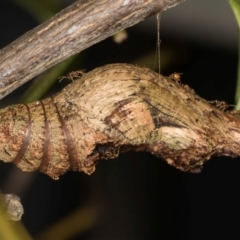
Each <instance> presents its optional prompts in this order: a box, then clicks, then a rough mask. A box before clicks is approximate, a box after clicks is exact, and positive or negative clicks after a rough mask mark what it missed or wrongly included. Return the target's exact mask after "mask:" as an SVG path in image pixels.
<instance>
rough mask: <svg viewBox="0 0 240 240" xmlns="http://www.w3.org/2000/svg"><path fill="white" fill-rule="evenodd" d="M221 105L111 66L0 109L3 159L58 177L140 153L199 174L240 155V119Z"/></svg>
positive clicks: (149, 75)
mask: <svg viewBox="0 0 240 240" xmlns="http://www.w3.org/2000/svg"><path fill="white" fill-rule="evenodd" d="M77 74H78V73H77ZM76 76H77V75H76ZM224 108H225V105H224V104H221V103H219V102H216V103H215V104H210V103H209V102H207V101H205V100H204V99H202V98H200V97H199V96H197V95H196V94H195V93H194V91H193V90H192V89H190V88H189V87H188V86H184V85H181V84H180V83H179V82H178V78H176V77H174V79H171V78H168V77H163V76H160V75H158V74H157V73H155V72H153V71H151V70H149V69H147V68H140V67H136V66H133V65H127V64H111V65H106V66H104V67H100V68H97V69H95V70H93V71H91V72H89V73H86V74H84V75H83V76H82V77H81V78H80V79H78V80H75V81H73V83H71V84H70V85H68V86H67V87H66V88H65V89H63V90H62V91H61V92H60V93H58V94H56V95H55V96H53V97H51V98H47V99H45V100H43V101H37V102H34V103H31V104H28V105H15V106H11V107H7V108H5V109H2V110H0V159H2V160H4V161H5V162H14V163H15V164H16V165H17V166H18V167H20V168H21V169H22V170H24V171H34V170H37V169H38V170H40V171H42V172H44V173H46V174H48V175H49V176H51V177H52V178H54V179H57V178H58V177H59V176H60V175H62V174H64V173H65V172H66V171H68V170H74V171H83V172H85V173H87V174H91V173H92V172H93V171H94V170H95V165H96V163H97V162H98V161H99V160H100V159H111V158H115V157H117V156H118V154H119V153H120V152H125V151H129V150H135V151H149V152H151V153H152V154H154V155H156V156H157V157H160V158H163V159H165V160H166V161H167V163H169V164H171V165H173V166H174V167H176V168H178V169H181V170H183V171H190V172H199V171H201V169H202V165H203V163H204V162H206V161H207V160H208V159H210V157H212V156H213V155H226V156H231V157H236V156H239V155H240V121H239V116H237V113H234V112H226V111H225V110H224Z"/></svg>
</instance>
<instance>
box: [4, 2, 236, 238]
mask: <svg viewBox="0 0 240 240" xmlns="http://www.w3.org/2000/svg"><path fill="white" fill-rule="evenodd" d="M39 1H40V0H39ZM17 2H18V1H17V0H15V1H10V0H0V32H1V35H0V36H1V38H0V47H4V46H5V45H7V44H8V43H10V42H11V41H13V40H14V39H16V38H17V37H19V36H20V35H22V34H23V33H25V32H26V31H28V30H30V29H32V28H33V27H35V26H37V25H38V24H39V23H38V22H37V21H36V20H35V18H34V17H33V16H31V15H30V14H29V12H27V11H26V10H24V9H23V8H22V7H20V6H19V5H18V4H17ZM58 2H60V3H61V1H58ZM62 2H63V3H64V4H63V3H62V5H60V8H63V6H64V5H66V2H67V1H62ZM69 2H71V1H69ZM127 33H128V38H127V40H126V41H124V42H123V43H122V44H116V43H115V42H114V41H113V39H112V38H108V39H106V40H105V41H102V42H101V43H98V44H96V45H94V46H92V47H91V48H89V49H87V50H85V51H83V52H82V53H81V54H80V55H79V61H77V62H76V63H74V64H73V65H72V66H71V67H70V68H69V71H70V70H73V69H75V70H76V69H87V70H91V69H93V68H95V67H98V66H101V65H104V64H107V63H114V62H126V63H138V64H139V65H141V66H153V65H154V64H155V65H157V64H156V61H155V57H156V41H157V38H156V36H157V28H156V18H155V17H152V18H151V19H149V20H147V21H145V22H143V23H140V24H138V25H136V26H134V27H132V28H129V29H127ZM237 53H238V50H237V26H236V23H235V19H234V16H233V14H232V12H231V9H230V7H229V6H228V3H227V1H225V0H215V1H213V0H211V1H208V0H204V1H203V0H192V1H190V0H188V1H186V2H185V3H182V4H180V5H179V6H178V7H175V8H173V9H170V10H168V11H166V12H164V13H163V14H162V16H161V63H162V67H161V73H162V74H165V75H168V74H170V73H172V72H180V73H182V75H181V81H182V82H183V83H186V84H188V85H189V86H190V87H192V88H193V89H194V90H195V91H196V92H197V93H198V94H199V95H200V96H202V97H204V98H206V99H207V100H215V99H218V100H223V101H226V102H227V103H229V104H234V95H235V87H236V75H237V59H238V56H237ZM0 57H1V56H0ZM29 84H30V83H27V84H25V85H24V86H23V87H21V88H20V89H18V90H17V91H15V92H13V93H12V94H10V95H9V96H8V97H6V98H5V99H3V100H1V106H2V107H4V106H7V105H9V104H12V103H17V102H18V101H19V99H20V97H21V93H22V92H23V91H24V89H25V88H27V87H28V86H29ZM56 88H57V89H58V88H59V84H57V86H56V87H54V88H53V89H52V90H51V93H53V92H54V91H55V89H56ZM51 93H49V94H51ZM0 187H1V190H2V191H3V192H4V193H14V194H17V195H19V196H20V197H21V199H22V203H23V206H24V209H25V214H24V215H23V219H22V222H23V224H24V225H25V227H26V229H27V230H28V231H29V233H30V234H31V235H32V236H33V237H34V238H35V237H36V238H37V236H41V235H39V234H41V233H42V232H43V231H45V230H46V229H48V228H50V227H51V226H52V225H53V224H57V223H58V222H59V221H60V220H61V219H63V218H64V217H66V216H69V214H71V213H73V212H75V211H84V209H86V208H87V207H88V208H90V209H92V211H93V213H94V216H95V221H93V222H92V223H91V224H90V225H89V226H90V227H86V228H84V227H81V225H84V224H83V223H84V222H85V221H86V219H87V217H86V216H85V217H82V218H81V219H79V220H78V224H79V229H82V230H79V232H78V233H77V234H75V237H72V238H67V239H84V240H85V239H86V240H95V239H101V240H112V239H114V240H135V239H136V240H141V239H161V240H178V239H185V240H198V239H205V240H207V239H217V238H219V237H221V238H222V239H223V238H225V239H231V240H234V239H240V231H239V223H240V221H239V216H240V206H239V203H240V194H239V193H238V191H239V188H240V161H239V159H231V158H227V157H218V158H213V159H211V161H209V162H208V163H207V164H205V166H204V169H203V171H202V173H201V174H190V173H184V172H180V171H179V170H176V169H174V168H173V167H170V166H168V165H167V164H166V163H165V162H163V161H162V160H160V159H157V158H156V157H153V156H151V155H150V154H148V153H133V152H130V153H126V154H122V155H121V156H120V157H118V158H117V159H115V160H110V161H102V162H100V163H99V164H98V165H97V170H96V172H95V173H94V174H93V175H91V176H90V177H89V176H87V175H85V174H83V173H75V172H69V173H67V174H65V175H64V176H62V177H60V180H58V181H54V180H52V179H50V178H49V177H48V176H46V175H44V174H42V173H22V172H21V171H20V170H18V169H17V168H15V167H14V166H13V165H11V164H4V163H1V164H0ZM64 230H65V231H68V230H69V229H68V228H66V229H64ZM39 239H43V237H42V238H41V237H39ZM44 239H46V238H44ZM54 239H63V238H61V236H60V235H59V236H55V237H54Z"/></svg>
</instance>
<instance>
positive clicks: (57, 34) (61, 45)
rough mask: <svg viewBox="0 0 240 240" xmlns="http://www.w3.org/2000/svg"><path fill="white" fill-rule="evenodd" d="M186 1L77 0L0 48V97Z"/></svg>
mask: <svg viewBox="0 0 240 240" xmlns="http://www.w3.org/2000/svg"><path fill="white" fill-rule="evenodd" d="M183 1H184V0H114V1H110V0H97V1H96V0H77V1H76V2H74V3H73V4H72V5H70V6H69V7H67V8H66V9H64V10H63V11H61V12H60V13H58V14H56V15H55V16H54V17H52V18H51V19H49V20H48V21H46V22H45V23H43V24H42V25H40V26H38V27H36V28H35V29H33V30H31V31H29V32H27V33H26V34H24V35H23V36H22V37H20V38H19V39H17V40H16V41H14V42H13V43H11V44H10V45H8V46H6V47H5V48H3V49H2V50H1V51H0V99H2V98H3V97H4V96H6V95H7V94H9V93H10V92H12V91H13V90H14V89H16V88H18V87H19V86H21V85H22V84H23V83H25V82H26V81H28V80H30V79H32V78H33V77H35V76H37V75H38V74H40V73H42V72H43V71H45V70H47V69H49V68H50V67H52V66H54V65H55V64H57V63H59V62H61V61H63V60H64V59H66V58H68V57H70V56H72V55H73V54H76V53H78V52H80V51H82V50H84V49H86V48H88V47H89V46H91V45H93V44H95V43H97V42H99V41H101V40H103V39H105V38H107V37H109V36H111V35H113V34H114V33H116V32H117V31H119V30H122V29H124V28H127V27H130V26H133V25H134V24H136V23H138V22H140V21H142V20H144V19H145V18H147V17H149V16H151V15H154V14H156V13H158V12H161V11H163V10H166V9H168V8H170V7H173V6H175V5H177V4H178V3H181V2H183Z"/></svg>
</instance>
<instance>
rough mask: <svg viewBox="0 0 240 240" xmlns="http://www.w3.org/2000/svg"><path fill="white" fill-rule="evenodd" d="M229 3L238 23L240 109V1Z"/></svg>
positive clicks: (239, 92)
mask: <svg viewBox="0 0 240 240" xmlns="http://www.w3.org/2000/svg"><path fill="white" fill-rule="evenodd" d="M229 3H230V6H231V8H232V10H233V13H234V15H235V17H236V21H237V24H238V75H237V87H236V95H235V99H236V105H237V107H236V108H237V110H240V1H239V0H230V1H229Z"/></svg>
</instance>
